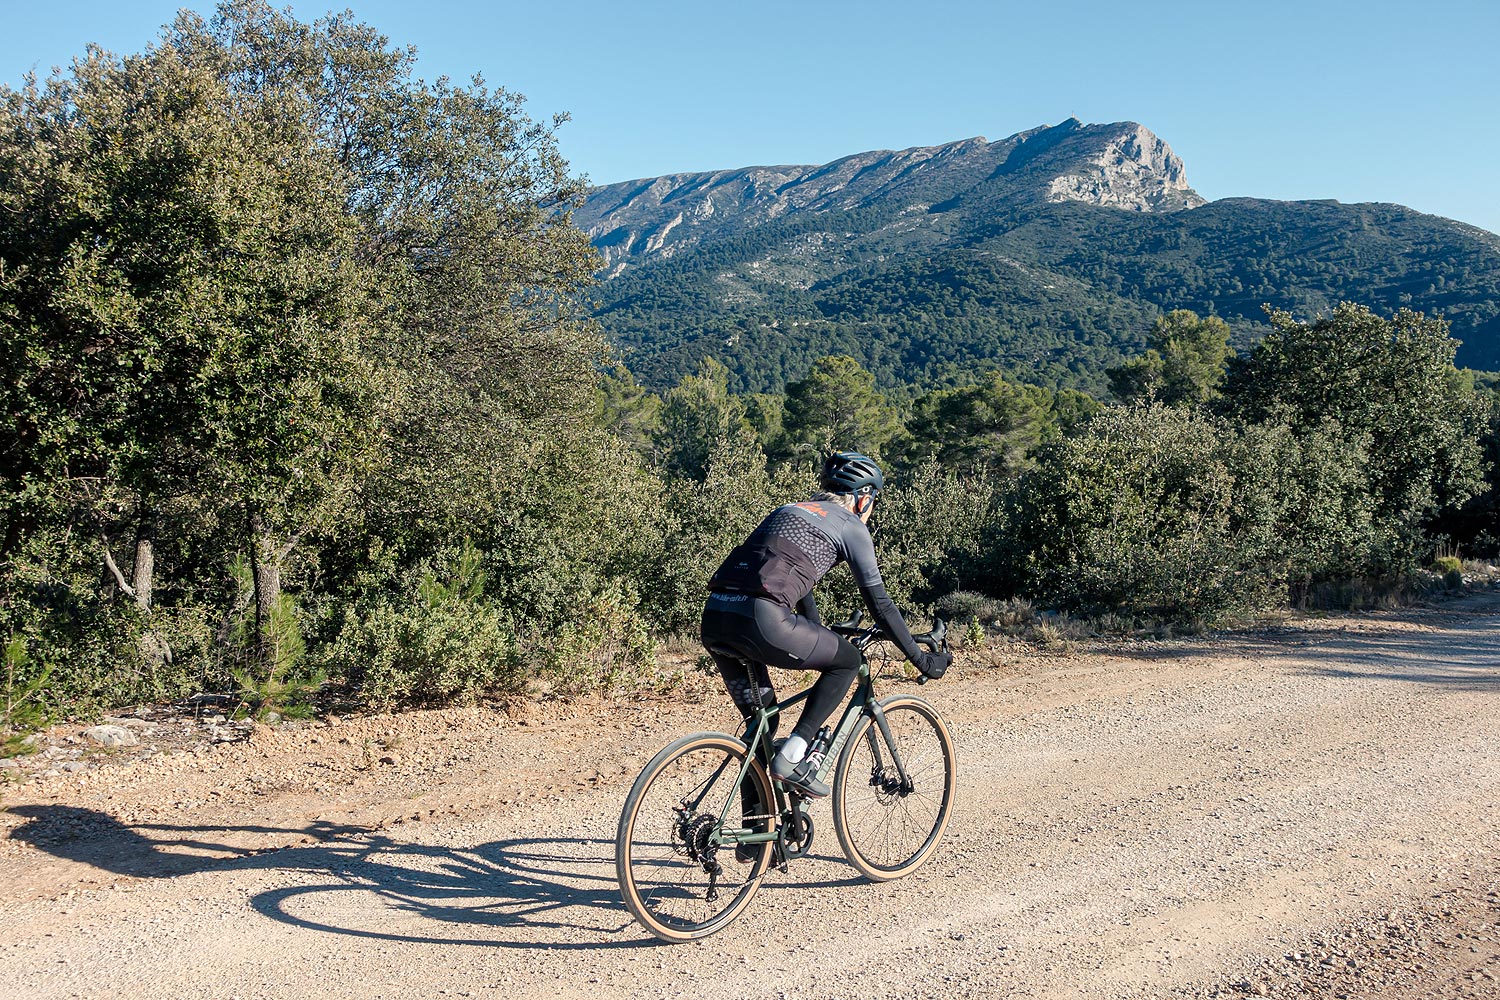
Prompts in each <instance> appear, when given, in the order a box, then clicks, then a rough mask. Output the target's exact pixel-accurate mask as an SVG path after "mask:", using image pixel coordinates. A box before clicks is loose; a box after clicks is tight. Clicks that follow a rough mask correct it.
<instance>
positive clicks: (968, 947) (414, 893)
mask: <svg viewBox="0 0 1500 1000" xmlns="http://www.w3.org/2000/svg"><path fill="white" fill-rule="evenodd" d="M897 687H901V688H902V689H907V688H906V686H904V685H888V686H887V687H886V689H885V690H886V691H887V692H889V691H893V690H896V689H897ZM922 695H923V697H926V698H928V699H930V700H931V701H932V702H934V703H935V704H936V705H938V706H939V708H940V709H941V710H942V712H943V713H944V714H945V715H946V717H947V718H948V720H949V724H950V726H951V728H952V730H953V734H954V737H955V739H956V741H957V744H958V748H959V755H960V768H961V771H960V782H961V784H960V797H959V802H958V807H957V811H956V814H955V817H954V820H953V822H952V824H951V825H950V827H949V831H948V835H947V838H946V840H945V841H944V843H943V845H942V847H941V848H940V850H939V852H938V853H937V854H936V855H935V857H934V858H933V860H932V861H931V862H930V863H929V864H928V865H927V866H926V867H924V868H923V869H922V870H920V871H919V872H917V873H916V874H915V875H913V876H911V877H909V878H907V879H904V880H900V881H897V882H892V883H887V884H884V885H873V884H870V883H867V882H865V881H863V880H862V879H860V878H858V877H857V876H856V875H855V873H854V871H853V869H851V868H850V867H849V866H848V865H847V864H846V863H844V862H843V860H842V858H841V857H840V855H839V853H838V844H837V840H836V839H835V838H834V837H833V835H832V828H831V824H829V823H827V822H825V823H824V824H823V828H822V831H821V833H820V838H819V842H818V844H817V845H816V846H815V848H814V853H815V855H817V856H816V857H814V858H811V859H808V860H806V861H803V862H801V863H794V864H793V865H792V867H791V869H790V872H789V873H788V874H784V875H783V874H781V873H778V872H773V873H772V874H771V875H770V876H769V877H768V880H767V882H766V885H765V886H764V888H763V889H762V891H761V893H760V895H759V896H758V897H757V899H756V901H755V902H754V904H753V905H752V907H751V909H750V910H749V912H748V913H747V914H746V916H745V917H744V918H742V919H741V920H740V922H739V923H737V924H735V925H733V926H732V927H731V928H730V929H728V930H727V931H725V932H724V933H721V934H719V935H718V936H716V937H713V938H710V939H708V940H706V941H703V942H698V943H695V944H690V945H676V946H672V945H664V944H658V943H656V942H655V941H654V940H653V939H650V938H648V937H647V936H646V935H645V934H644V933H643V932H642V931H641V930H640V929H639V928H638V927H637V926H636V925H635V924H634V923H633V922H632V921H631V920H630V918H629V916H628V915H627V914H626V912H625V910H624V909H623V907H622V906H621V905H620V902H619V899H618V896H617V893H616V888H615V883H614V874H613V864H612V858H613V847H612V837H613V833H614V825H615V822H616V818H617V816H618V811H619V808H620V804H621V802H622V800H623V798H624V796H625V792H626V790H627V788H628V786H629V783H630V781H631V780H632V779H633V777H634V775H635V773H636V772H637V771H638V770H639V769H640V767H641V765H642V764H643V763H644V762H645V761H646V760H647V759H648V758H649V756H650V755H651V754H652V753H653V752H654V751H655V750H656V749H657V748H659V747H660V746H662V745H664V744H665V743H666V742H667V741H668V740H669V739H671V738H673V737H674V736H676V735H679V734H681V733H684V732H689V731H693V730H697V729H705V728H720V727H723V726H725V725H727V724H728V722H729V721H730V719H729V712H728V711H727V705H726V701H725V699H724V698H723V697H722V695H714V694H713V693H712V692H711V691H710V690H709V689H708V688H707V687H706V686H703V692H702V694H701V696H692V695H686V696H685V695H683V694H682V693H680V692H679V693H677V694H674V695H672V696H671V697H667V698H661V699H657V700H639V699H630V700H620V701H615V702H608V701H597V700H596V701H579V702H575V703H572V704H561V703H556V702H553V703H550V704H543V705H533V706H530V707H529V708H528V707H524V706H523V707H522V708H520V709H517V710H514V711H513V713H510V714H508V713H502V712H498V711H493V710H483V709H468V710H450V711H445V712H428V713H412V714H408V715H403V716H398V717H394V718H364V719H357V720H337V721H335V722H333V723H332V724H329V725H320V726H313V727H304V728H299V729H295V730H293V729H259V730H256V731H255V732H254V733H251V734H247V736H246V738H245V739H243V740H235V739H225V738H224V730H223V729H216V730H215V732H216V733H217V734H218V738H219V739H223V740H224V741H222V742H208V741H207V740H206V739H202V738H200V736H199V735H192V734H189V735H190V736H191V739H188V738H186V737H184V738H182V739H178V740H177V742H176V743H174V744H172V745H171V746H170V747H168V748H167V749H164V750H162V751H160V752H156V753H150V754H137V755H135V756H131V755H129V754H118V755H117V756H116V758H115V759H113V760H111V761H110V762H109V763H107V764H106V765H104V766H97V767H95V766H89V767H87V768H81V769H79V770H77V771H76V773H69V772H61V773H56V774H53V775H52V776H50V777H45V778H36V779H34V780H28V781H26V782H24V783H14V782H12V783H11V784H9V785H8V786H6V787H5V788H4V791H3V792H0V795H3V798H0V807H3V810H4V811H3V812H0V969H3V977H0V997H16V998H21V997H25V998H47V997H90V998H92V997H123V998H136V997H142V998H143V997H147V996H153V997H157V996H162V997H173V998H195V997H204V998H208V997H212V998H215V1000H226V998H244V1000H248V998H282V997H285V998H293V997H295V998H302V997H351V998H353V997H358V998H362V1000H364V998H401V1000H411V998H434V997H548V998H554V1000H566V998H574V997H588V998H590V1000H603V998H612V997H693V998H704V1000H710V998H749V997H784V998H807V1000H811V998H824V997H1036V998H1126V997H1183V998H1192V997H1213V996H1216V995H1222V996H1226V997H1237V996H1264V995H1269V996H1311V997H1326V998H1330V1000H1331V998H1336V997H1349V998H1367V997H1368V998H1381V1000H1394V998H1398V997H1399V998H1407V997H1413V998H1415V997H1497V996H1500V986H1497V983H1496V977H1497V976H1500V944H1497V943H1496V939H1497V938H1500V832H1497V831H1500V822H1497V821H1500V598H1497V597H1496V596H1495V595H1493V594H1491V595H1478V596H1473V597H1469V598H1466V599H1464V600H1461V601H1458V602H1454V603H1450V604H1447V605H1443V606H1440V607H1436V608H1429V609H1421V610H1410V611H1402V612H1386V613H1379V614H1366V615H1350V616H1342V617H1330V618H1321V619H1304V620H1298V621H1293V622H1290V623H1287V624H1286V625H1284V626H1278V627H1276V628H1273V629H1268V630H1261V631H1257V632H1249V633H1244V634H1235V635H1229V636H1221V637H1217V638H1213V639H1208V640H1201V641H1185V642H1174V643H1158V644H1145V643H1143V644H1140V645H1139V646H1136V647H1124V648H1120V649H1116V650H1115V651H1113V652H1109V653H1082V654H1073V655H1067V656H1059V657H1040V656H1027V657H1020V658H1016V659H1014V660H1013V662H1009V663H1000V664H998V665H995V664H990V665H985V664H981V663H979V662H978V660H977V659H975V658H972V657H971V658H968V659H964V660H961V661H960V663H959V665H958V667H956V668H955V672H954V673H953V674H950V676H949V678H948V679H945V680H944V681H943V682H942V683H939V684H930V685H928V686H926V687H925V688H923V689H922ZM685 701H686V703H685ZM165 728H166V729H167V730H170V726H167V727H165ZM200 729H201V727H200ZM184 732H188V731H187V730H184ZM127 758H128V759H127ZM10 773H11V774H12V775H14V774H17V773H21V772H18V771H14V770H12V771H11V772H10ZM818 810H819V811H818V812H817V813H815V816H816V817H817V818H821V819H824V820H827V818H828V817H827V812H828V810H827V806H826V805H820V806H819V807H818Z"/></svg>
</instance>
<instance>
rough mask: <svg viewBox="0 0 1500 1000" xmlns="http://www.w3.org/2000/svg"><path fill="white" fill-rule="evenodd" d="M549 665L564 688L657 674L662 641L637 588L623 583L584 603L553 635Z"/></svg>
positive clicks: (606, 686)
mask: <svg viewBox="0 0 1500 1000" xmlns="http://www.w3.org/2000/svg"><path fill="white" fill-rule="evenodd" d="M547 671H548V673H549V674H550V675H551V676H552V677H553V678H554V679H555V680H556V681H557V682H558V684H559V686H560V687H561V688H563V689H564V690H567V691H575V692H576V691H594V690H601V689H602V690H606V691H607V690H610V689H612V688H615V687H619V686H621V685H628V686H635V687H640V686H645V685H647V684H649V683H650V682H651V681H653V680H655V674H656V644H655V643H654V642H653V640H652V638H651V631H650V627H649V625H648V623H647V622H646V621H645V620H644V619H643V618H642V617H641V614H640V602H639V599H638V598H637V597H636V596H635V594H633V593H631V592H630V590H629V589H628V588H624V587H621V588H618V589H616V590H613V591H611V592H609V593H605V594H601V595H599V596H598V597H596V598H594V599H593V600H592V601H590V602H589V603H588V604H587V605H586V606H584V607H582V608H580V609H579V612H578V615H577V617H576V619H575V620H573V621H570V622H565V623H564V624H563V625H562V627H561V628H559V629H558V631H557V633H556V635H555V636H554V637H553V639H552V642H551V648H550V649H549V651H548V656H547Z"/></svg>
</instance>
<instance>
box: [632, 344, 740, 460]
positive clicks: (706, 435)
mask: <svg viewBox="0 0 1500 1000" xmlns="http://www.w3.org/2000/svg"><path fill="white" fill-rule="evenodd" d="M752 437H753V431H752V430H751V429H750V425H749V423H748V422H747V421H746V419H745V404H744V402H742V401H741V400H740V398H739V397H738V396H733V395H731V394H730V392H729V373H728V372H727V371H726V370H725V368H724V366H723V365H721V364H719V363H718V362H717V361H714V360H712V359H705V360H704V362H703V366H702V368H701V369H700V371H699V373H698V374H697V375H688V376H685V377H684V378H683V379H682V380H681V381H680V382H678V383H677V385H676V386H675V387H674V388H672V389H671V390H670V391H669V392H668V393H667V394H666V398H665V399H664V400H663V403H662V408H661V424H660V430H659V431H658V433H657V437H656V445H657V449H658V450H659V452H660V454H661V456H662V466H663V468H664V469H665V470H666V471H667V472H668V473H669V474H673V475H678V476H683V477H685V478H688V479H697V480H700V481H701V480H702V479H703V477H704V476H705V475H707V472H708V459H709V455H710V453H711V452H712V451H713V450H714V449H715V448H716V447H718V446H720V445H722V444H730V443H733V442H746V441H749V440H750V439H751V438H752Z"/></svg>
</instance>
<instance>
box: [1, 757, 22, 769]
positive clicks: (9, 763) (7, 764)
mask: <svg viewBox="0 0 1500 1000" xmlns="http://www.w3.org/2000/svg"><path fill="white" fill-rule="evenodd" d="M20 766H21V765H20V764H17V763H16V761H15V758H13V757H0V770H3V769H7V768H12V767H20Z"/></svg>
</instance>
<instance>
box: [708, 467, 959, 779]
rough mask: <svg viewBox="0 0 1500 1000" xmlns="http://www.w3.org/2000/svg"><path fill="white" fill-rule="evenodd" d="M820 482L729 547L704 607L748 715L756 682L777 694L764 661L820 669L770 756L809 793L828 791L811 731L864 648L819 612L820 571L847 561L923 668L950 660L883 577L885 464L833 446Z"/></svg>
mask: <svg viewBox="0 0 1500 1000" xmlns="http://www.w3.org/2000/svg"><path fill="white" fill-rule="evenodd" d="M819 485H820V486H821V487H822V490H823V492H820V493H815V494H814V495H813V496H812V497H811V498H809V499H808V500H804V501H802V502H801V503H792V504H787V505H785V506H782V507H778V508H776V509H775V510H773V511H772V512H771V513H770V514H769V515H768V516H767V517H766V519H765V520H764V521H762V522H761V524H760V527H758V528H756V529H755V531H754V532H753V533H752V534H751V535H750V537H749V538H748V539H747V540H746V541H745V542H743V543H742V544H741V545H739V546H738V547H736V548H735V549H734V551H732V552H730V553H729V556H728V558H726V559H725V560H724V563H723V565H721V566H720V567H719V569H718V571H717V572H715V573H714V575H713V577H712V578H711V579H710V580H709V582H708V589H709V597H708V603H707V605H706V606H705V608H704V610H703V645H704V647H705V648H706V649H707V650H708V653H709V655H710V656H711V657H713V660H714V663H716V664H717V665H718V667H719V672H720V674H722V675H723V677H724V686H725V687H727V688H728V689H729V696H730V697H731V698H733V699H734V703H735V707H737V708H738V709H739V710H740V712H741V714H742V715H744V716H746V718H747V720H748V718H749V716H750V714H751V712H753V711H754V704H755V700H754V699H755V688H757V687H758V688H759V692H760V697H761V702H762V703H763V704H766V705H771V704H774V703H775V700H776V691H775V689H774V688H773V687H772V685H771V678H770V674H769V672H768V671H767V669H766V666H767V664H769V665H771V666H776V667H783V668H786V669H790V670H815V671H818V672H819V673H820V674H821V676H820V677H819V678H818V679H817V681H816V683H814V684H813V687H812V693H811V694H810V695H809V696H808V699H807V704H806V705H805V706H804V707H803V709H802V716H801V718H799V719H798V720H797V725H796V727H795V728H793V730H792V733H791V735H790V736H789V737H787V739H786V740H785V741H784V742H782V743H781V746H780V748H779V749H778V750H777V752H776V756H775V758H774V759H773V760H772V762H771V775H772V777H774V778H775V779H777V780H778V781H781V782H782V783H784V784H785V785H787V786H789V787H791V788H793V789H795V790H796V791H799V792H801V793H802V794H804V795H807V796H810V797H822V796H826V795H827V794H828V792H829V788H828V785H827V784H826V783H825V782H822V781H819V780H818V779H817V772H818V770H819V768H820V767H821V766H822V759H821V755H822V754H821V752H822V750H823V749H824V748H821V747H818V748H813V742H814V738H815V735H816V734H817V732H818V728H819V727H820V726H822V725H823V723H824V721H826V720H827V719H828V717H829V716H830V715H831V714H832V713H833V710H834V709H835V708H837V707H838V706H839V704H840V703H842V701H843V700H844V696H845V695H846V694H847V693H848V691H849V687H850V685H851V684H852V683H853V681H854V677H855V675H856V674H857V673H858V671H859V651H858V650H856V649H855V648H854V647H853V646H852V645H850V643H849V641H848V640H847V639H845V638H843V637H842V636H840V635H837V634H835V633H834V632H831V631H829V630H828V629H826V628H824V627H823V625H822V623H821V622H820V621H819V619H818V608H817V605H816V604H815V603H814V602H813V598H812V589H813V586H814V585H815V584H816V583H817V582H818V581H819V580H820V579H822V578H823V576H824V574H826V573H827V572H828V571H829V570H831V569H832V568H833V567H834V566H836V565H838V564H839V563H840V562H848V563H849V566H850V568H851V569H852V570H853V571H854V579H855V581H856V582H857V583H858V584H859V590H860V594H861V595H862V596H863V597H864V602H865V606H866V607H867V608H868V609H869V611H870V614H871V615H872V616H873V617H874V619H875V622H876V624H877V625H879V626H880V629H881V631H882V632H884V633H885V635H886V636H887V637H889V638H890V639H891V640H893V641H894V642H895V643H896V645H897V646H898V647H899V648H900V649H901V652H902V653H904V654H906V658H907V659H908V660H910V661H911V662H912V663H914V664H916V666H917V669H919V670H921V671H922V673H924V674H926V675H927V676H928V677H931V678H934V679H936V678H938V677H941V676H943V673H944V671H946V670H947V669H948V665H949V664H950V663H951V662H952V660H953V657H952V655H951V654H949V653H946V652H943V653H928V652H924V651H923V650H922V649H921V647H919V646H918V645H917V643H916V641H915V640H914V639H912V636H911V631H910V630H909V629H908V628H907V627H906V622H905V620H904V619H903V618H902V617H901V612H900V611H898V610H897V609H896V605H895V603H894V602H892V601H891V599H890V596H889V595H888V594H886V591H885V585H884V584H883V583H882V582H881V580H880V570H879V568H878V567H877V566H876V564H875V547H874V545H873V543H872V542H871V539H870V529H869V527H868V523H869V520H870V513H871V512H872V511H873V510H874V508H875V501H876V499H877V498H878V497H879V496H880V491H881V489H882V488H883V487H884V486H885V477H884V476H883V475H882V474H881V472H880V467H879V466H878V465H876V464H875V462H874V461H873V460H871V459H870V458H867V457H866V456H864V455H861V454H859V453H857V452H850V451H842V452H837V453H835V454H833V455H830V456H828V458H827V459H826V460H825V461H824V462H823V470H822V474H821V475H820V476H819ZM774 721H775V720H774V718H773V725H774ZM773 735H774V734H773ZM810 749H811V750H812V752H809V751H810ZM746 806H747V808H751V807H753V806H754V804H753V803H749V802H747V803H746Z"/></svg>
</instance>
